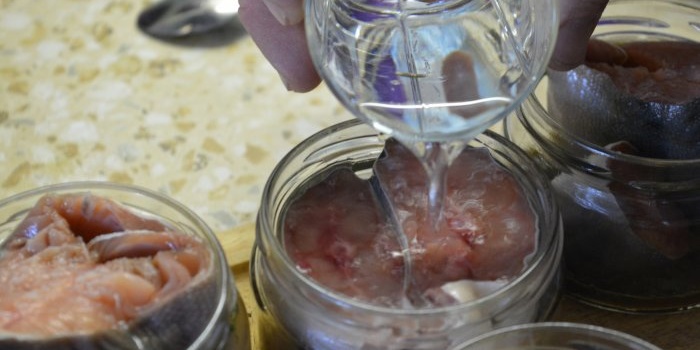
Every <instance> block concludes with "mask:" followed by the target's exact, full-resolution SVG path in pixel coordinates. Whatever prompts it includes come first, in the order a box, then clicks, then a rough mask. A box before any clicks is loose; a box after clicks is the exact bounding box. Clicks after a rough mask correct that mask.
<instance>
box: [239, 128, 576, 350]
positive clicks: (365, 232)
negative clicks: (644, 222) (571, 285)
mask: <svg viewBox="0 0 700 350" xmlns="http://www.w3.org/2000/svg"><path fill="white" fill-rule="evenodd" d="M385 141H386V142H385ZM391 141H392V140H385V139H384V137H382V136H379V135H377V133H376V131H374V130H373V129H372V128H371V127H369V126H368V125H365V124H362V123H361V122H359V121H357V120H352V121H348V122H344V123H341V124H338V125H335V126H332V127H330V128H327V129H325V130H323V131H321V132H319V133H318V134H316V135H314V136H312V137H310V138H308V139H307V140H305V141H303V142H302V143H301V144H300V145H298V146H297V147H296V148H295V149H293V150H292V151H291V152H290V153H289V154H287V156H286V157H285V158H284V159H283V160H282V161H281V162H280V163H279V164H278V165H277V167H276V168H275V170H274V171H273V173H272V175H271V177H270V178H269V179H268V182H267V184H266V187H265V189H264V192H263V198H262V203H261V208H260V211H259V213H258V220H257V228H256V236H257V239H256V244H257V246H256V248H255V249H254V252H253V256H252V258H251V283H252V285H253V290H254V292H255V295H256V299H257V302H258V306H259V307H260V309H261V312H260V322H259V333H260V338H261V339H260V343H261V344H262V345H261V348H262V349H265V350H270V349H301V348H303V349H315V350H319V349H333V350H343V349H445V348H449V347H450V346H454V345H456V344H459V343H461V342H463V341H464V340H465V339H468V338H471V337H473V336H476V335H478V334H481V333H484V332H486V331H488V330H491V329H493V328H497V327H501V326H506V325H511V324H518V323H526V322H535V321H540V320H543V319H545V318H546V317H547V316H548V315H549V313H550V311H551V309H552V308H553V305H554V304H555V302H556V300H557V296H558V289H559V261H560V252H561V249H562V241H561V237H560V235H561V227H560V225H561V223H560V218H559V214H558V213H559V211H558V208H557V207H556V206H555V205H554V202H553V198H551V195H550V192H549V190H548V184H547V183H546V179H545V178H544V177H543V176H542V174H541V173H540V172H538V171H537V168H536V167H535V166H534V165H533V163H532V162H530V161H529V160H528V158H527V157H526V155H525V154H524V153H523V152H522V151H520V150H519V149H518V148H517V147H515V146H514V145H512V144H511V143H509V142H508V141H507V140H505V139H504V138H502V137H500V136H498V135H496V134H494V133H491V132H486V133H484V134H482V135H480V136H479V137H478V138H477V139H476V140H474V141H473V142H472V143H471V144H470V147H468V149H467V151H465V152H466V153H463V154H462V155H465V154H466V155H468V158H467V159H466V161H464V162H462V163H460V162H461V161H460V157H461V156H462V155H460V157H458V158H457V160H456V161H455V163H454V164H453V165H452V167H451V168H450V170H452V169H455V167H456V168H457V169H459V170H457V171H456V173H450V174H451V175H448V188H452V187H451V186H454V183H453V182H452V181H453V179H456V180H455V181H457V182H460V181H461V183H462V184H467V185H465V187H464V188H463V190H464V191H463V192H460V191H459V190H456V191H453V192H450V191H451V190H448V202H446V203H448V204H446V208H447V209H446V211H445V212H444V213H445V214H444V216H445V217H446V218H447V221H449V222H450V223H451V225H453V226H451V227H453V228H455V227H461V228H464V231H462V234H464V238H463V239H464V240H460V239H461V238H460V237H462V236H457V237H458V238H457V239H456V240H449V239H452V238H454V237H452V238H448V237H447V235H446V236H445V237H443V238H444V239H445V241H440V240H439V239H438V240H436V241H434V242H431V243H436V242H438V243H436V244H435V246H431V243H424V244H423V245H422V246H420V247H416V246H415V245H410V246H409V247H408V248H404V247H402V246H401V244H399V243H397V242H398V241H400V240H401V237H399V236H398V235H397V234H396V233H389V234H387V233H386V231H383V229H384V228H386V227H387V226H391V225H392V224H391V223H389V222H388V221H389V219H387V217H388V216H390V215H391V214H388V213H387V212H386V211H384V210H386V208H387V207H390V206H391V204H387V207H384V208H382V204H378V202H380V201H381V200H382V199H377V198H380V197H382V196H383V195H386V196H387V197H391V194H388V192H390V191H391V189H389V188H388V187H392V188H393V186H394V185H397V186H399V188H402V190H401V191H400V192H401V193H402V194H405V193H407V192H412V191H413V192H415V191H421V190H423V189H416V188H410V187H409V188H406V187H401V186H400V184H404V183H406V182H411V181H413V180H414V178H413V177H412V176H413V175H415V174H416V173H421V172H422V169H420V165H416V164H417V162H416V161H415V160H414V161H413V162H412V163H411V161H410V160H407V159H399V160H397V161H395V162H394V163H392V162H391V160H392V159H393V158H392V157H399V155H401V154H403V155H405V154H406V153H402V151H401V148H400V147H399V146H397V145H396V144H393V146H390V145H391V144H392V143H391ZM404 151H405V150H404ZM408 163H411V164H412V166H416V168H412V169H408V168H407V164H408ZM473 164H477V165H476V167H479V168H477V169H470V168H469V166H471V165H473ZM465 165H466V166H465ZM482 166H483V167H482ZM387 170H388V171H387ZM480 171H481V172H480ZM405 174H409V175H408V176H407V177H406V178H404V177H402V176H400V175H405ZM385 176H389V177H390V178H389V179H387V178H382V177H385ZM489 176H493V177H492V178H491V177H489ZM421 179H422V180H425V177H421ZM485 179H491V180H493V186H492V187H490V188H486V190H485V191H486V194H487V197H486V198H485V201H489V200H492V201H494V202H498V203H500V204H504V203H505V207H502V208H500V209H494V210H493V211H492V212H489V213H490V214H493V215H494V220H493V221H491V222H489V221H487V220H485V221H483V222H477V221H478V220H472V219H471V218H472V217H470V215H475V216H478V215H479V214H474V212H473V211H471V209H469V208H467V207H468V206H470V205H479V204H478V203H479V201H480V200H481V199H479V198H476V197H474V198H472V197H470V195H469V194H466V193H467V192H469V191H470V190H468V189H467V187H468V186H469V184H471V185H473V186H475V187H477V188H479V187H480V186H481V182H482V181H483V182H484V183H486V182H487V181H488V180H485ZM422 185H423V184H418V185H415V186H422ZM509 186H510V187H509ZM377 189H379V191H377ZM460 189H461V188H460ZM489 189H501V191H495V192H493V193H492V194H491V196H492V197H488V194H489ZM471 190H473V191H476V192H478V193H480V195H483V194H484V193H483V192H484V189H483V188H481V190H479V189H474V188H472V189H471ZM511 190H512V192H511ZM373 191H376V192H373ZM381 191H386V192H387V193H383V194H381V193H380V192H381ZM516 191H517V193H516ZM394 194H395V193H394ZM460 195H462V196H465V198H463V200H462V201H461V202H460V203H461V204H460V205H462V207H460V208H462V209H460V210H463V211H460V210H457V211H456V214H455V213H454V212H451V211H450V210H451V209H450V208H454V205H453V204H452V203H453V201H456V199H455V198H456V197H451V196H460ZM387 197H385V199H386V198H387ZM309 198H311V200H308V199H309ZM482 199H483V198H482ZM388 200H389V202H391V198H390V199H388ZM516 202H517V203H519V204H514V203H516ZM346 203H347V204H348V206H347V207H344V205H345V204H346ZM393 203H396V202H393ZM422 203H423V204H425V203H427V199H425V198H423V202H422ZM385 204H386V203H385ZM414 204H415V203H414ZM416 205H417V206H420V204H416ZM511 205H512V206H517V205H524V207H526V208H527V211H528V213H529V214H528V215H530V216H527V217H517V216H515V215H514V216H513V217H510V216H509V215H510V214H509V213H511V212H510V210H511V209H512V208H510V206H511ZM399 207H400V205H399V206H397V207H395V208H394V210H396V208H399ZM519 208H520V209H522V207H519ZM481 210H484V209H481ZM486 210H488V209H486ZM417 211H418V209H416V212H417ZM396 212H397V213H398V214H399V216H402V217H404V218H405V217H409V218H410V217H412V216H415V217H418V216H419V215H418V214H416V213H414V212H410V211H409V210H406V209H405V208H399V209H398V210H396ZM503 213H505V214H503ZM453 214H455V215H453ZM482 214H483V213H482ZM521 214H522V213H521ZM499 215H502V216H501V217H500V220H497V219H496V218H497V217H498V216H499ZM423 219H425V217H423ZM482 219H483V218H482ZM383 220H386V221H383ZM518 220H522V222H518ZM497 221H498V222H497ZM404 222H405V221H404ZM527 223H531V227H529V231H528V229H525V228H522V227H525V226H526V225H527ZM413 224H414V225H416V226H417V225H420V224H421V223H419V222H415V221H414V222H413ZM477 224H479V225H482V226H484V227H488V226H489V225H493V226H497V227H498V228H499V230H493V232H497V233H493V234H495V235H499V234H504V233H503V232H505V231H508V230H509V228H508V227H510V228H513V229H515V232H513V233H512V235H510V236H508V238H507V239H503V240H497V238H493V240H494V241H493V242H496V243H493V245H492V246H490V248H484V249H487V251H486V252H484V251H482V250H480V249H481V247H489V244H488V243H489V242H490V239H491V237H489V236H488V235H487V234H485V231H484V232H481V234H480V229H479V228H478V227H476V225H477ZM521 224H522V226H521ZM472 225H474V226H472ZM499 225H501V226H499ZM409 226H410V225H406V224H404V225H403V226H402V227H403V230H404V233H406V232H408V231H410V230H411V229H410V228H409ZM414 228H415V226H414ZM500 228H503V230H500ZM519 228H522V229H519ZM455 229H456V228H455ZM428 231H429V230H428ZM439 232H444V231H439ZM423 234H426V235H427V234H429V233H425V232H423ZM469 235H473V236H472V238H473V240H468V238H467V236H469ZM404 237H405V236H404ZM494 237H495V236H494ZM415 239H424V238H423V237H420V238H414V239H410V240H409V239H407V241H409V242H414V240H415ZM363 240H365V241H364V242H367V241H371V243H366V244H365V243H361V241H363ZM467 241H468V244H467ZM358 242H359V243H358ZM439 242H443V243H444V244H439ZM523 242H525V243H524V244H522V245H520V244H519V243H523ZM410 244H413V243H410ZM528 244H529V245H528ZM494 245H495V247H494ZM522 246H528V247H530V250H529V251H528V252H527V256H526V257H524V258H523V257H522V256H518V257H514V255H511V254H516V253H511V251H522ZM462 247H464V248H462ZM472 249H473V251H471V250H472ZM488 249H492V250H490V251H489V250H488ZM499 249H500V250H499ZM407 252H410V254H411V257H412V263H413V265H412V269H413V270H411V271H413V272H414V274H412V275H410V276H408V277H407V276H406V275H403V274H405V273H406V271H408V270H409V268H408V267H407V266H406V265H407V264H408V262H407V261H408V260H407V258H406V255H405V254H406V253H407ZM428 252H429V253H428ZM470 252H471V253H473V254H474V255H472V258H471V259H475V260H477V261H476V262H474V263H473V264H472V265H470V267H469V270H470V271H471V272H472V273H473V274H474V275H479V274H480V275H481V276H482V277H483V276H487V277H484V278H483V280H481V281H476V280H468V279H462V280H457V281H454V280H453V281H450V280H449V277H446V281H447V282H448V283H444V285H442V286H439V287H438V288H429V289H428V290H427V291H418V292H417V293H418V294H420V292H424V293H423V294H422V295H418V296H417V295H416V293H414V294H413V298H411V297H407V298H405V299H402V298H401V297H402V296H403V295H402V294H401V293H402V292H401V290H403V291H405V290H408V291H409V292H406V294H411V291H413V292H415V290H412V289H411V288H408V289H403V288H404V287H405V285H404V286H402V285H401V282H399V283H394V282H395V281H397V280H398V281H401V280H402V278H405V279H403V281H404V282H405V281H406V280H411V279H413V282H415V284H413V285H411V286H412V287H415V286H416V285H418V284H420V283H419V282H416V281H417V280H419V279H420V280H422V281H426V280H430V279H431V278H442V277H445V276H444V275H446V274H448V271H452V272H456V273H457V274H459V273H462V272H469V271H460V270H459V268H458V267H457V266H458V264H457V263H456V262H455V261H457V260H459V259H460V256H463V255H465V254H466V255H467V259H470V258H469V254H470ZM414 254H415V255H414ZM516 255H517V254H516ZM474 257H476V258H474ZM402 259H403V260H402ZM429 260H436V261H438V262H437V263H436V264H435V265H437V266H432V267H431V268H426V269H423V268H422V267H421V266H423V265H422V264H427V263H429ZM494 261H496V263H494ZM498 261H500V263H501V266H500V267H494V266H495V265H498ZM487 266H490V267H488V268H487ZM480 268H481V269H482V270H484V269H489V268H493V269H498V268H500V269H504V270H510V271H511V273H512V275H510V276H509V277H508V278H499V276H500V273H495V275H497V276H488V275H489V273H488V272H485V271H479V269H480ZM438 276H439V277H438ZM457 278H459V277H457ZM450 282H451V283H450ZM441 283H442V282H441ZM397 285H398V288H397ZM397 289H399V290H400V291H399V292H398V293H396V294H392V293H394V292H396V290H397ZM368 294H373V295H372V296H370V297H368ZM396 295H399V297H398V298H396V299H394V297H396ZM422 297H424V298H422ZM416 299H418V301H416Z"/></svg>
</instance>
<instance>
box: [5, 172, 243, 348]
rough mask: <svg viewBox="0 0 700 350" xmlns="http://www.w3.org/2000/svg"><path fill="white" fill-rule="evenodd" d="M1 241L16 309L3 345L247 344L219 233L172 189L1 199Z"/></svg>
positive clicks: (9, 303)
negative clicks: (172, 194)
mask: <svg viewBox="0 0 700 350" xmlns="http://www.w3.org/2000/svg"><path fill="white" fill-rule="evenodd" d="M0 248H1V251H0V266H2V269H0V280H2V281H7V283H3V285H2V286H1V287H0V296H1V297H0V314H2V315H11V316H12V317H14V319H13V321H11V322H5V321H3V322H0V328H1V329H0V333H2V336H0V348H2V349H16V350H21V349H37V348H47V349H56V350H64V349H65V350H69V349H84V348H90V349H114V348H119V349H145V348H147V349H188V350H205V349H206V350H209V349H220V350H239V349H243V350H246V349H250V334H249V327H248V319H247V313H246V311H245V308H244V306H243V303H242V299H241V298H240V297H239V295H238V293H237V290H236V288H235V285H234V283H233V275H232V274H231V271H230V269H229V267H228V264H227V262H226V258H225V256H224V253H223V250H222V249H221V246H220V245H219V243H218V241H217V239H216V237H215V236H214V233H213V232H212V231H211V230H210V229H209V228H208V227H207V225H206V224H205V223H204V222H203V221H202V220H201V219H200V218H199V217H198V216H197V215H195V214H194V213H193V212H192V211H190V210H189V209H187V208H186V207H184V206H183V205H181V204H179V203H177V202H175V201H173V200H172V199H170V198H168V197H166V196H163V195H161V194H158V193H155V192H151V191H149V190H146V189H143V188H139V187H135V186H128V185H121V184H114V183H108V182H71V183H62V184H56V185H51V186H46V187H41V188H37V189H34V190H31V191H27V192H23V193H20V194H17V195H14V196H11V197H8V198H6V199H3V200H1V201H0ZM8 276H11V278H8ZM30 291H31V292H30ZM18 305H21V306H22V307H17V306H18ZM3 319H4V320H7V318H4V317H3ZM37 320H39V322H36V321H37ZM57 334H59V336H57Z"/></svg>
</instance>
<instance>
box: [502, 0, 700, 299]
mask: <svg viewBox="0 0 700 350" xmlns="http://www.w3.org/2000/svg"><path fill="white" fill-rule="evenodd" d="M698 18H700V6H699V5H698V3H697V2H695V1H682V0H678V1H641V0H640V1H611V3H610V5H609V6H608V8H607V9H606V12H605V13H604V14H603V17H602V19H601V21H600V22H599V25H598V27H597V29H596V31H595V32H594V38H595V39H596V40H602V41H605V42H607V43H612V44H614V45H618V47H620V48H622V49H623V50H625V52H626V61H624V62H623V63H610V62H605V59H602V60H598V59H599V57H596V58H594V59H596V61H593V59H590V58H589V60H588V61H587V63H586V65H583V66H581V67H578V68H577V69H575V70H573V71H570V72H550V73H549V74H548V76H546V77H545V78H544V79H543V81H542V82H541V83H540V85H539V86H538V87H537V89H536V90H535V93H534V94H533V96H531V97H530V98H529V99H528V100H527V101H526V102H525V103H524V104H523V105H522V107H521V109H520V110H519V111H518V113H517V117H511V118H509V119H508V120H507V122H506V125H505V130H506V134H507V136H508V138H509V139H511V141H514V142H515V143H516V144H518V145H519V146H520V147H522V148H523V149H524V150H525V151H526V152H528V153H530V154H531V155H532V156H533V157H534V158H535V159H536V160H538V161H539V162H540V163H541V164H542V165H543V166H544V167H545V168H546V169H547V172H548V173H549V174H550V176H551V178H552V186H553V188H554V191H555V195H556V197H557V199H558V201H559V204H560V205H561V208H562V217H563V219H564V232H565V237H566V239H565V248H564V261H565V276H566V281H567V283H566V285H567V288H568V289H569V290H570V291H571V292H572V293H574V294H575V295H576V296H578V297H580V298H581V299H583V300H584V301H587V302H590V303H593V304H595V305H598V306H601V307H605V308H612V309H617V310H625V311H639V312H651V311H678V310H682V309H686V308H690V307H694V306H698V305H700V274H698V272H697V268H698V266H700V176H699V174H700V142H699V141H700V139H698V135H700V118H698V116H699V115H700V114H699V113H700V78H699V77H698V76H697V74H696V73H697V67H698V66H699V65H700V30H699V29H698V28H700V27H698V23H697V20H698ZM693 72H695V74H694V73H693Z"/></svg>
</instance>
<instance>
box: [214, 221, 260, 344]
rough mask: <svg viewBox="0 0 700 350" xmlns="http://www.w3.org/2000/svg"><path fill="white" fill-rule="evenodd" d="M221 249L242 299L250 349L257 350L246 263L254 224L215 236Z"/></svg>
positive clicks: (251, 296) (252, 237) (252, 301)
mask: <svg viewBox="0 0 700 350" xmlns="http://www.w3.org/2000/svg"><path fill="white" fill-rule="evenodd" d="M216 236H217V238H218V239H219V242H220V243H221V247H222V248H223V249H224V253H225V254H226V259H227V260H228V263H229V266H231V271H232V272H233V276H234V279H235V281H236V288H237V289H238V294H239V295H240V296H241V299H243V305H244V306H245V310H246V312H247V314H248V324H249V325H250V342H251V349H253V350H257V349H258V344H259V340H258V327H256V325H257V310H258V309H257V305H256V303H255V296H254V295H253V291H252V289H251V287H250V275H249V273H248V272H249V271H248V261H249V260H250V254H251V252H252V249H253V244H254V242H255V224H252V223H251V224H246V225H243V226H239V227H236V228H234V229H231V230H228V231H223V232H218V233H217V234H216Z"/></svg>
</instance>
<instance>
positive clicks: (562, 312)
mask: <svg viewBox="0 0 700 350" xmlns="http://www.w3.org/2000/svg"><path fill="white" fill-rule="evenodd" d="M216 235H217V237H218V239H219V241H220V242H221V246H222V247H223V249H224V252H225V253H226V257H227V259H228V262H229V265H230V266H231V271H233V274H234V278H235V280H236V286H237V288H238V292H239V294H240V295H241V297H242V299H243V303H244V305H245V308H246V312H247V313H248V320H249V325H250V330H251V345H252V348H251V349H253V350H258V344H260V339H259V338H258V336H259V335H258V328H257V320H258V308H257V305H256V302H255V297H254V296H253V292H252V290H251V287H250V277H249V273H248V272H249V271H248V261H249V259H250V254H251V252H252V248H253V244H254V242H255V225H254V224H252V223H251V224H246V225H243V226H240V227H237V228H234V229H231V230H228V231H224V232H220V233H217V234H216ZM550 320H551V321H566V322H578V323H588V324H593V325H598V326H602V327H607V328H611V329H615V330H618V331H621V332H625V333H629V334H632V335H634V336H636V337H639V338H642V339H644V340H646V341H649V342H651V343H653V344H655V345H657V346H659V347H660V348H662V349H664V350H700V308H698V309H694V310H690V311H686V312H682V313H678V314H645V315H634V314H625V313H619V312H612V311H607V310H602V309H599V308H596V307H592V306H588V305H585V304H582V303H580V302H578V301H576V300H574V299H572V298H571V297H568V296H567V295H564V296H563V297H562V298H561V301H560V302H559V304H558V306H557V308H556V310H555V311H554V313H553V315H552V317H551V318H550Z"/></svg>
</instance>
